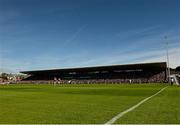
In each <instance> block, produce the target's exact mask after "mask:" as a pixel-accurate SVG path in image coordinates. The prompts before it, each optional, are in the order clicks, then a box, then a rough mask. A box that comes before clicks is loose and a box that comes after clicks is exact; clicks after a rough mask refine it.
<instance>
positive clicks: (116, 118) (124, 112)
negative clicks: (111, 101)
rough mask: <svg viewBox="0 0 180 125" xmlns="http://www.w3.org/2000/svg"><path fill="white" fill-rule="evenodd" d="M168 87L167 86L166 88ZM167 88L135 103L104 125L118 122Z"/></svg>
mask: <svg viewBox="0 0 180 125" xmlns="http://www.w3.org/2000/svg"><path fill="white" fill-rule="evenodd" d="M167 87H168V86H167ZM167 87H164V88H162V89H161V90H159V91H158V92H157V93H155V94H153V95H151V96H149V97H147V98H145V99H143V100H142V101H140V102H139V103H137V104H136V105H134V106H132V107H130V108H129V109H127V110H125V111H123V112H120V113H119V114H118V115H116V116H115V117H113V118H112V119H111V120H109V121H108V122H106V123H105V125H111V124H113V123H114V122H116V120H118V119H119V118H121V117H122V116H124V115H125V114H127V113H128V112H130V111H133V110H134V109H136V108H137V107H139V106H140V105H141V104H143V103H144V102H146V101H148V100H149V99H151V98H152V97H154V96H156V95H158V94H159V93H161V92H162V91H164V90H165V89H166V88H167Z"/></svg>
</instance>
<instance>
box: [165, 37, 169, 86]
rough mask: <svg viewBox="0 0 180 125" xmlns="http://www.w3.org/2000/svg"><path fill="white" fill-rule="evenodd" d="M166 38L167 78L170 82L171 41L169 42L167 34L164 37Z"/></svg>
mask: <svg viewBox="0 0 180 125" xmlns="http://www.w3.org/2000/svg"><path fill="white" fill-rule="evenodd" d="M164 38H165V40H166V57H167V80H168V83H170V67H169V49H168V47H169V43H168V40H167V36H165V37H164Z"/></svg>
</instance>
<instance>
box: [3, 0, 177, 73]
mask: <svg viewBox="0 0 180 125" xmlns="http://www.w3.org/2000/svg"><path fill="white" fill-rule="evenodd" d="M164 36H167V41H169V53H170V65H171V67H176V66H178V65H180V0H0V66H1V67H0V70H2V71H11V72H18V71H20V70H37V69H53V68H65V67H81V66H97V65H111V64H127V63H144V62H152V61H153V62H159V61H165V60H166V57H165V54H166V51H165V47H166V44H165V41H166V40H165V39H164Z"/></svg>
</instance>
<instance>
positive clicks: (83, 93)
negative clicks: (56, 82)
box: [0, 84, 180, 124]
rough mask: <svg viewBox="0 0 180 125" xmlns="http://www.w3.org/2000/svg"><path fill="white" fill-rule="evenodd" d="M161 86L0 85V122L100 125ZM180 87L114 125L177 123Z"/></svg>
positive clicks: (145, 104)
mask: <svg viewBox="0 0 180 125" xmlns="http://www.w3.org/2000/svg"><path fill="white" fill-rule="evenodd" d="M163 87H164V85H152V84H151V85H150V84H146V85H145V84H143V85H125V84H123V85H103V84H99V85H97V84H94V85H60V86H52V85H1V86H0V123H2V124H5V123H9V124H12V123H21V124H25V123H29V124H31V123H32V124H33V123H36V124H41V123H49V124H56V123H64V124H65V123H80V124H81V123H84V124H103V123H106V122H107V121H108V120H110V119H111V118H112V117H114V116H115V115H117V114H118V113H120V112H122V111H124V110H126V109H127V108H129V107H131V106H133V105H135V104H137V103H138V102H139V101H141V100H142V99H144V98H146V97H148V96H150V95H152V94H154V93H156V92H157V91H159V90H160V89H161V88H163ZM179 97H180V87H169V88H168V89H166V90H165V91H164V92H162V93H161V94H159V95H157V96H156V97H154V98H152V99H150V100H149V101H148V102H146V103H144V104H143V105H141V106H140V107H138V108H137V109H135V110H134V111H132V112H129V113H128V114H126V115H125V116H123V117H122V118H121V119H119V120H118V121H117V123H162V124H163V123H180V98H179Z"/></svg>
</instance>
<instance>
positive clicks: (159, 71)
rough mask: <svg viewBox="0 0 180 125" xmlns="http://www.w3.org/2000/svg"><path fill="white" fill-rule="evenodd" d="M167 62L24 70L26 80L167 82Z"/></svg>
mask: <svg viewBox="0 0 180 125" xmlns="http://www.w3.org/2000/svg"><path fill="white" fill-rule="evenodd" d="M166 70H167V64H166V62H155V63H140V64H127V65H110V66H96V67H81V68H64V69H51V70H36V71H22V72H21V73H24V74H27V75H28V76H29V77H28V78H26V79H24V81H52V80H54V78H57V79H60V80H61V81H62V82H67V81H69V80H72V81H74V82H76V83H90V82H94V83H96V82H97V83H104V82H116V83H124V82H129V81H132V82H133V83H141V82H143V83H148V82H165V81H166V79H167V76H166Z"/></svg>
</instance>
